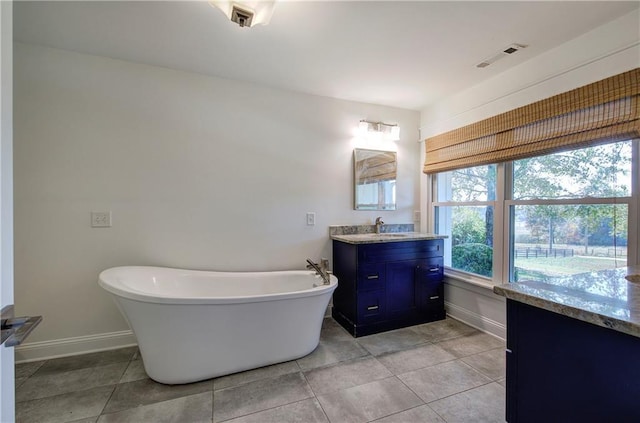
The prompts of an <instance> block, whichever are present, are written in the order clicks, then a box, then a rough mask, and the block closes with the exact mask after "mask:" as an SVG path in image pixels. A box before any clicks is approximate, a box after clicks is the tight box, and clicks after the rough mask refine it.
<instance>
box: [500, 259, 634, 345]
mask: <svg viewBox="0 0 640 423" xmlns="http://www.w3.org/2000/svg"><path fill="white" fill-rule="evenodd" d="M637 274H640V266H632V267H623V268H619V269H612V270H602V271H599V272H593V273H580V274H576V275H572V276H567V277H563V278H559V279H554V280H553V281H550V282H539V281H523V282H517V283H508V284H504V285H498V286H495V287H494V288H493V292H495V293H496V294H498V295H502V296H503V297H506V298H508V299H510V300H515V301H519V302H521V303H525V304H529V305H532V306H535V307H539V308H542V309H544V310H548V311H552V312H555V313H558V314H562V315H565V316H569V317H572V318H574V319H578V320H582V321H585V322H588V323H593V324H595V325H598V326H603V327H605V328H609V329H613V330H616V331H618V332H622V333H626V334H629V335H632V336H636V337H640V283H634V282H629V281H627V280H626V279H625V276H627V275H637Z"/></svg>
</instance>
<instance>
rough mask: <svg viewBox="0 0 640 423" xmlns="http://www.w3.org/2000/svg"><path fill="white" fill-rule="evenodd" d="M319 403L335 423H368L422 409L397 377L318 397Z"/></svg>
mask: <svg viewBox="0 0 640 423" xmlns="http://www.w3.org/2000/svg"><path fill="white" fill-rule="evenodd" d="M318 401H320V404H321V405H322V408H323V409H324V412H325V413H327V416H328V417H329V421H331V423H338V422H352V423H358V422H368V421H371V420H375V419H378V418H380V417H385V416H388V415H391V414H394V413H397V412H399V411H404V410H408V409H410V408H413V407H417V406H418V405H422V401H421V400H420V398H418V397H417V396H416V395H415V394H414V393H413V392H411V390H410V389H409V388H407V387H406V386H405V385H404V384H403V383H402V382H400V381H399V380H398V378H396V377H395V376H393V377H390V378H387V379H383V380H378V381H375V382H370V383H367V384H365V385H359V386H354V387H352V388H348V389H344V390H342V391H337V392H332V393H330V394H325V395H318Z"/></svg>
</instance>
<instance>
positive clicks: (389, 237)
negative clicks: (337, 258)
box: [331, 232, 447, 244]
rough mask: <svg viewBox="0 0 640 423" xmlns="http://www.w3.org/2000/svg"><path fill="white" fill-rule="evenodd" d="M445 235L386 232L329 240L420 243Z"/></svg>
mask: <svg viewBox="0 0 640 423" xmlns="http://www.w3.org/2000/svg"><path fill="white" fill-rule="evenodd" d="M444 238H447V236H446V235H436V234H427V233H422V232H388V233H380V234H376V233H366V234H348V235H331V239H333V240H336V241H342V242H346V243H348V244H376V243H384V242H404V241H421V240H425V239H444Z"/></svg>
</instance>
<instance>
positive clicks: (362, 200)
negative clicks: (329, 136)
mask: <svg viewBox="0 0 640 423" xmlns="http://www.w3.org/2000/svg"><path fill="white" fill-rule="evenodd" d="M397 168H398V163H397V153H396V152H395V151H378V150H365V149H361V148H356V149H355V150H354V151H353V169H354V181H355V183H354V186H355V195H354V199H355V204H354V209H355V210H395V209H396V171H397Z"/></svg>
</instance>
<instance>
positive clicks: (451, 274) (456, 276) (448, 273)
mask: <svg viewBox="0 0 640 423" xmlns="http://www.w3.org/2000/svg"><path fill="white" fill-rule="evenodd" d="M444 276H445V277H446V278H449V279H453V280H455V281H458V282H464V283H466V284H470V285H474V286H477V287H480V288H484V289H488V290H490V291H493V287H494V286H496V285H499V284H496V283H493V281H491V280H490V279H486V278H482V277H479V276H474V275H471V274H469V273H463V272H458V271H455V270H453V269H445V271H444Z"/></svg>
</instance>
